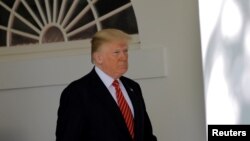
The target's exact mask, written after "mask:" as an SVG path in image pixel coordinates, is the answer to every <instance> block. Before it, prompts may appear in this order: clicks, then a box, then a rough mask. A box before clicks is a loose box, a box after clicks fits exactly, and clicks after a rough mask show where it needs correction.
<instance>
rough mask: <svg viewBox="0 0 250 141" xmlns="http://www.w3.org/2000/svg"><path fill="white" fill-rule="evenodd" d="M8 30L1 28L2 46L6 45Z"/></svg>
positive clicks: (0, 42) (0, 45)
mask: <svg viewBox="0 0 250 141" xmlns="http://www.w3.org/2000/svg"><path fill="white" fill-rule="evenodd" d="M6 34H7V32H6V31H3V30H0V47H3V46H6V37H7V35H6Z"/></svg>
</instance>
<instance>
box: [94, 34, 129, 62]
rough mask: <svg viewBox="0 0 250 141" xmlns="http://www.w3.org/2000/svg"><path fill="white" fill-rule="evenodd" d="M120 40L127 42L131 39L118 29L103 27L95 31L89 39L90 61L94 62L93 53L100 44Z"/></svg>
mask: <svg viewBox="0 0 250 141" xmlns="http://www.w3.org/2000/svg"><path fill="white" fill-rule="evenodd" d="M120 40H125V41H127V42H128V41H129V40H131V37H130V36H129V35H128V34H127V33H125V32H123V31H121V30H118V29H103V30H101V31H98V32H96V33H95V35H94V36H93V37H92V40H91V62H92V63H94V58H93V54H94V53H95V52H97V51H98V49H99V48H100V46H101V45H102V44H104V43H108V42H113V41H120Z"/></svg>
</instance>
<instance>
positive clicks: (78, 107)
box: [56, 86, 87, 141]
mask: <svg viewBox="0 0 250 141" xmlns="http://www.w3.org/2000/svg"><path fill="white" fill-rule="evenodd" d="M79 93H80V92H79V91H77V88H75V87H72V86H68V87H67V88H66V89H64V91H63V92H62V94H61V97H60V105H59V108H58V113H57V114H58V118H57V126H56V141H80V140H81V141H84V140H83V136H85V135H86V134H87V133H86V132H85V131H84V130H85V128H83V127H85V126H86V117H85V114H84V112H83V111H84V106H83V105H82V101H80V99H82V97H81V95H80V94H79ZM84 138H86V136H85V137H84Z"/></svg>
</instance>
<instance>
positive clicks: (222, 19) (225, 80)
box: [200, 0, 250, 124]
mask: <svg viewBox="0 0 250 141" xmlns="http://www.w3.org/2000/svg"><path fill="white" fill-rule="evenodd" d="M207 3H209V2H207ZM210 3H213V4H209V5H214V4H217V5H218V6H217V7H218V10H217V13H216V14H217V15H216V16H214V15H213V14H214V13H215V12H214V11H213V12H211V9H213V7H209V8H207V9H210V11H208V10H207V11H202V10H203V9H202V8H204V7H205V5H206V4H205V2H204V1H203V5H204V6H203V5H200V7H201V8H200V12H201V17H202V16H205V17H206V16H207V15H209V14H210V16H209V17H213V18H216V17H218V18H217V19H213V20H215V24H214V26H213V27H212V28H211V31H209V30H210V29H209V28H207V27H205V26H204V27H202V25H201V31H202V33H201V36H202V38H203V39H202V42H203V43H202V51H203V70H204V77H205V79H204V81H205V91H206V112H207V124H249V123H250V113H249V110H250V95H249V94H250V87H249V84H250V73H249V72H250V61H249V60H250V14H249V9H250V2H249V1H245V0H237V1H236V0H226V1H216V3H215V2H210ZM200 4H202V0H200ZM206 6H207V5H206ZM204 9H205V8H204ZM210 12H211V13H210ZM201 20H202V19H201ZM206 20H209V18H207V19H206ZM205 22H208V21H205V18H204V20H203V21H201V23H205ZM209 32H210V33H211V34H210V35H208V33H209ZM204 38H205V39H204ZM206 38H208V39H206ZM205 40H207V44H206V43H205Z"/></svg>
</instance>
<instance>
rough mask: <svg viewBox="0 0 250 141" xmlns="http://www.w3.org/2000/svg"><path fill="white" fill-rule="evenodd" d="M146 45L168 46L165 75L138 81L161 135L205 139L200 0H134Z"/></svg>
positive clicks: (180, 140) (172, 140)
mask: <svg viewBox="0 0 250 141" xmlns="http://www.w3.org/2000/svg"><path fill="white" fill-rule="evenodd" d="M133 4H134V8H135V12H136V16H137V20H138V24H139V32H140V37H141V41H142V46H150V45H151V46H152V47H158V45H164V46H166V47H167V72H168V73H167V77H166V78H159V79H147V80H142V81H140V83H141V85H142V87H143V91H144V97H145V99H146V102H147V107H148V110H149V112H150V116H151V119H152V122H153V125H154V129H155V131H156V134H157V135H158V137H159V139H160V140H161V141H184V140H185V141H205V140H206V129H205V128H206V125H205V110H204V98H203V97H204V95H203V81H202V65H201V47H200V37H199V19H198V0H154V1H153V0H133Z"/></svg>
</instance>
